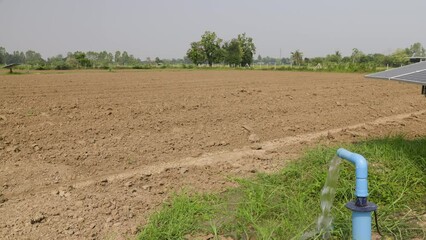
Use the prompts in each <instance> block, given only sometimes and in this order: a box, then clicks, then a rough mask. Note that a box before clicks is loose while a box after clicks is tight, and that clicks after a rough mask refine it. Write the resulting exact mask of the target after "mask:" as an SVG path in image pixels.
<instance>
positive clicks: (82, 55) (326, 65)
mask: <svg viewBox="0 0 426 240" xmlns="http://www.w3.org/2000/svg"><path fill="white" fill-rule="evenodd" d="M255 54H256V46H255V44H254V41H253V39H252V38H251V37H248V36H247V35H246V34H245V33H243V34H239V35H238V36H237V37H236V38H233V39H231V40H229V41H224V40H223V39H221V38H219V37H218V36H217V35H216V33H215V32H209V31H207V32H205V33H204V34H203V35H202V36H201V39H200V41H197V42H192V43H190V48H189V49H188V51H187V54H186V56H184V57H183V58H182V59H160V58H158V57H156V58H155V59H151V58H149V57H148V58H146V59H145V60H141V59H139V58H136V57H134V56H133V55H132V54H129V53H128V52H127V51H123V52H121V51H115V52H114V53H111V52H107V51H101V52H94V51H88V52H82V51H76V52H74V53H72V52H69V53H68V54H67V55H65V56H64V55H61V54H60V55H56V56H53V57H50V58H47V59H44V58H42V56H41V54H40V53H37V52H35V51H33V50H28V51H26V52H20V51H13V52H11V53H9V52H7V51H6V49H5V48H4V47H0V64H1V65H3V64H10V63H20V64H25V65H27V66H29V67H31V68H33V69H40V70H42V69H56V70H66V69H79V68H101V69H108V68H151V67H169V66H171V65H174V66H178V67H179V66H180V67H183V68H192V67H194V66H200V65H206V66H213V64H217V65H219V66H224V65H228V66H230V67H252V66H253V64H256V65H257V67H259V66H260V67H264V66H268V65H269V66H270V65H274V66H277V65H278V66H281V65H283V66H285V67H283V70H286V69H294V70H297V69H300V70H304V69H306V70H325V71H342V72H357V71H359V72H370V71H375V70H376V68H378V67H381V68H383V67H399V66H401V65H406V64H408V63H409V60H410V57H413V56H414V57H426V50H425V48H424V47H423V46H422V44H421V43H414V44H412V45H410V46H409V47H407V48H403V49H397V50H396V51H394V52H393V53H391V54H388V55H385V54H381V53H373V54H366V53H364V52H362V51H361V50H359V49H357V48H353V49H352V53H351V55H349V56H343V55H342V53H341V52H340V51H335V52H334V53H331V54H328V55H326V56H325V57H313V58H308V57H304V54H303V52H302V51H301V50H295V51H293V52H291V53H290V56H289V57H284V58H274V57H269V56H267V57H262V56H261V55H258V56H257V58H255V57H254V55H255ZM289 66H290V67H289Z"/></svg>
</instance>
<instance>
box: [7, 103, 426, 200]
mask: <svg viewBox="0 0 426 240" xmlns="http://www.w3.org/2000/svg"><path fill="white" fill-rule="evenodd" d="M425 113H426V109H424V110H420V111H415V112H411V113H405V114H397V115H392V116H387V117H382V118H378V119H375V120H373V121H369V122H364V123H359V124H355V125H351V126H346V127H340V128H334V129H329V130H324V131H319V132H313V133H307V134H301V135H297V136H290V137H284V138H280V139H275V140H271V141H265V142H262V143H259V144H258V145H259V146H261V150H253V149H251V148H250V146H244V147H242V148H239V149H235V150H233V151H226V152H212V153H205V154H203V155H202V156H200V157H186V158H182V159H180V160H178V161H175V162H168V163H161V164H151V165H148V166H144V167H143V168H138V169H132V170H128V171H123V172H119V173H113V174H107V175H103V176H97V177H93V178H89V179H86V180H83V181H77V182H69V183H68V184H61V185H62V186H71V187H73V188H75V189H81V188H85V187H89V186H91V185H94V184H96V183H99V182H101V181H108V182H114V181H120V180H125V179H128V178H132V177H134V176H137V175H144V174H159V173H161V172H163V171H165V170H166V169H175V168H182V167H195V166H198V167H199V166H206V165H214V164H218V163H224V162H233V161H236V160H238V159H241V158H244V157H247V156H263V155H264V154H265V153H266V152H267V151H271V150H275V149H278V148H282V147H286V146H291V145H295V144H299V143H302V142H312V141H314V140H317V139H319V138H321V137H326V136H328V135H329V134H336V133H339V132H342V131H345V130H354V129H358V128H360V127H363V126H367V125H373V126H375V125H376V126H377V125H380V124H387V123H390V122H400V121H402V120H404V119H406V118H409V117H411V116H419V115H422V114H425ZM57 188H58V187H48V188H39V189H34V190H33V191H31V192H24V193H16V194H12V195H11V196H9V199H10V198H15V197H19V196H22V195H28V194H35V193H42V192H49V191H52V190H55V189H57Z"/></svg>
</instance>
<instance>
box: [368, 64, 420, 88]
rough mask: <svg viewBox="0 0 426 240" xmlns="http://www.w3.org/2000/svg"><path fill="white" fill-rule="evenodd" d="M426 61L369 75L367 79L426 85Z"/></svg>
mask: <svg viewBox="0 0 426 240" xmlns="http://www.w3.org/2000/svg"><path fill="white" fill-rule="evenodd" d="M425 70H426V61H425V62H419V63H414V64H411V65H407V66H404V67H400V68H396V69H391V70H387V71H384V72H378V73H373V74H369V75H367V76H365V77H367V78H379V79H387V80H396V81H403V82H411V83H418V84H422V85H423V84H426V73H425V72H424V71H425Z"/></svg>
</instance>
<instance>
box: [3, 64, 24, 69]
mask: <svg viewBox="0 0 426 240" xmlns="http://www.w3.org/2000/svg"><path fill="white" fill-rule="evenodd" d="M18 65H21V64H20V63H12V64H8V65H6V66H4V67H3V68H13V67H15V66H18Z"/></svg>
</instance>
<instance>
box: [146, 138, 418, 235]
mask: <svg viewBox="0 0 426 240" xmlns="http://www.w3.org/2000/svg"><path fill="white" fill-rule="evenodd" d="M343 147H346V148H347V149H349V150H351V151H354V152H357V153H360V154H362V155H363V156H364V157H366V158H367V159H368V161H369V193H370V197H369V201H372V202H374V203H376V204H377V205H378V206H379V209H378V221H379V225H380V227H381V231H382V233H383V234H384V235H385V236H386V237H391V238H396V239H410V238H412V237H419V238H424V237H425V229H422V228H421V227H420V226H419V222H420V221H421V219H420V217H421V216H422V215H423V214H425V211H426V185H425V172H426V138H420V139H415V140H408V139H405V138H403V137H392V138H385V139H377V140H369V141H366V142H362V143H358V144H354V145H346V146H343ZM336 149H337V146H336V148H326V147H318V148H316V149H313V150H310V151H308V152H307V153H306V154H305V155H304V156H303V157H302V158H301V159H299V160H297V161H295V162H293V163H291V164H289V165H288V166H287V167H286V168H284V169H283V170H282V171H281V172H279V173H276V174H259V175H258V176H257V177H255V178H254V179H238V180H236V181H237V182H238V183H239V184H240V186H239V187H238V188H234V189H230V190H228V191H227V192H225V193H222V194H218V195H213V196H212V195H195V196H191V195H190V194H188V193H180V194H178V195H176V196H175V197H173V198H171V200H170V202H169V203H166V204H165V205H164V206H163V208H162V209H161V210H159V212H157V213H156V214H154V215H153V216H152V217H151V218H150V219H149V222H148V224H147V225H146V226H144V227H143V228H142V231H141V232H140V233H139V235H138V239H185V236H187V235H189V236H196V235H200V234H201V235H202V234H204V235H207V234H214V235H215V236H218V235H220V236H230V237H232V238H234V239H299V238H300V236H301V235H303V233H304V232H306V231H310V230H313V229H315V224H316V218H317V217H318V215H319V214H320V207H319V204H320V191H321V188H322V186H323V184H324V182H325V178H326V173H327V170H328V164H329V161H330V160H331V158H332V157H333V156H334V154H335V151H336ZM341 167H342V168H341V171H340V178H339V186H338V189H337V193H336V197H335V200H334V207H333V209H332V212H333V216H334V218H335V219H334V230H333V232H332V236H333V239H350V236H351V213H350V211H349V210H347V209H346V208H345V207H344V205H345V204H346V203H347V202H348V201H350V200H353V199H354V182H355V171H354V167H353V165H351V164H349V163H348V162H346V161H345V162H343V163H342V164H341ZM374 229H375V226H373V230H374ZM316 237H317V238H320V236H316Z"/></svg>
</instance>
